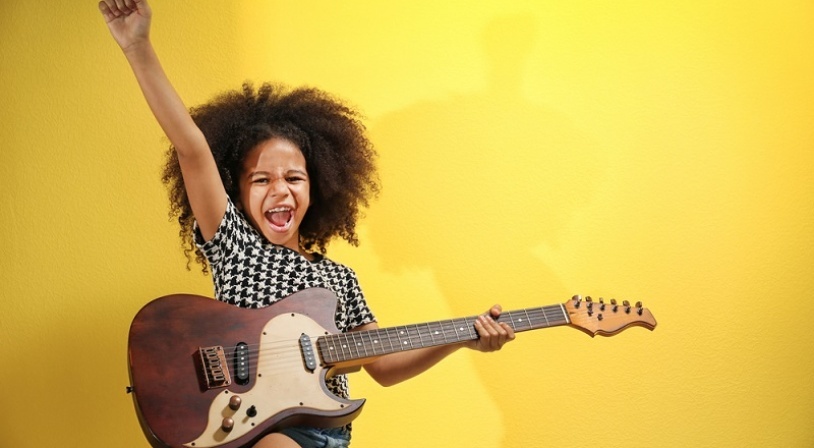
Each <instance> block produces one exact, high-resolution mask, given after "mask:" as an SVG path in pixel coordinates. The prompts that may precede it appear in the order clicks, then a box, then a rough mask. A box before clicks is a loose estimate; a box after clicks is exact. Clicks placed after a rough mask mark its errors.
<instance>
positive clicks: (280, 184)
mask: <svg viewBox="0 0 814 448" xmlns="http://www.w3.org/2000/svg"><path fill="white" fill-rule="evenodd" d="M269 190H270V194H271V195H272V196H286V195H287V194H288V183H287V182H286V181H285V179H283V178H280V179H274V180H273V181H272V182H271V187H270V188H269Z"/></svg>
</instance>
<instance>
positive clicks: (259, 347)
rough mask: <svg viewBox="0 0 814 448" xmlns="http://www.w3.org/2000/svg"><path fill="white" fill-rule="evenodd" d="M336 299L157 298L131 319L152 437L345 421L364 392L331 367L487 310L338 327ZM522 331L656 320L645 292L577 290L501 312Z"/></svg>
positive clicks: (191, 442)
mask: <svg viewBox="0 0 814 448" xmlns="http://www.w3.org/2000/svg"><path fill="white" fill-rule="evenodd" d="M336 306H337V299H336V297H335V296H334V295H333V293H332V292H330V291H328V290H326V289H321V288H312V289H306V290H303V291H300V292H298V293H296V294H293V295H291V296H289V297H287V298H285V299H284V300H281V301H279V302H277V303H275V304H274V305H271V306H269V307H266V308H261V309H245V308H239V307H236V306H232V305H228V304H225V303H222V302H219V301H217V300H213V299H210V298H206V297H201V296H194V295H171V296H166V297H161V298H158V299H155V300H153V301H152V302H150V303H148V304H147V305H146V306H144V308H142V309H141V311H139V313H138V314H137V315H136V317H135V318H134V320H133V323H132V325H131V326H130V336H129V341H128V367H129V372H130V381H131V386H130V387H128V388H127V390H128V392H131V393H132V395H133V401H134V403H135V407H136V414H137V415H138V418H139V422H140V423H141V427H142V429H143V431H144V434H145V435H146V437H147V439H148V440H149V442H150V444H151V445H152V446H153V447H161V448H167V447H172V448H180V447H192V448H209V447H219V448H238V447H242V446H246V445H250V444H252V443H254V442H256V441H257V440H259V439H260V438H262V437H263V436H264V435H266V434H268V433H270V432H272V431H276V430H279V429H282V428H285V427H288V426H295V425H311V426H319V427H338V426H342V425H345V424H347V423H349V422H350V421H351V420H353V419H354V418H356V417H357V416H358V415H359V413H360V412H361V411H362V405H363V404H364V402H365V400H364V399H357V400H346V399H344V398H341V397H337V396H336V395H334V394H333V393H331V392H330V391H329V390H328V388H327V386H326V384H325V380H326V378H328V377H330V376H332V375H336V374H340V373H348V372H353V371H356V370H359V369H360V367H361V366H362V365H363V364H366V363H368V362H371V361H374V360H375V359H376V358H378V357H380V356H382V355H386V354H388V353H394V352H400V351H405V350H413V349H418V348H422V347H430V346H438V345H445V344H457V343H460V342H464V341H470V340H474V339H477V338H478V335H477V332H476V331H475V328H474V322H475V319H477V316H472V317H466V318H460V319H450V320H443V321H438V322H428V323H421V324H414V325H405V326H400V327H392V328H382V329H377V330H370V331H358V332H350V333H340V332H339V331H338V330H337V328H336V324H335V323H334V313H335V311H336ZM498 321H500V322H505V323H507V324H508V325H509V326H510V327H511V328H513V329H514V331H515V332H521V331H526V330H535V329H539V328H548V327H555V326H561V325H567V326H571V327H574V328H576V329H579V330H582V331H584V332H585V333H587V334H589V335H590V336H595V335H597V334H598V335H602V336H611V335H614V334H616V333H618V332H620V331H622V330H624V329H626V328H628V327H630V326H642V327H645V328H647V329H650V330H652V329H654V328H655V327H656V320H655V319H654V318H653V315H652V314H651V313H650V311H649V310H648V309H646V308H643V307H642V305H641V303H637V304H636V305H633V306H631V305H630V304H629V303H628V302H627V301H625V302H623V303H622V304H618V303H616V301H615V300H614V301H611V302H609V303H605V302H604V301H603V300H602V299H600V300H599V301H598V302H594V301H592V300H591V299H590V298H589V297H586V298H585V300H583V299H582V298H580V297H579V296H574V298H573V299H572V300H569V301H568V302H566V303H564V304H558V305H552V306H544V307H540V308H527V309H523V310H518V311H507V312H503V313H502V314H501V315H500V317H499V318H498Z"/></svg>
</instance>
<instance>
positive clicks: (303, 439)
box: [280, 426, 350, 448]
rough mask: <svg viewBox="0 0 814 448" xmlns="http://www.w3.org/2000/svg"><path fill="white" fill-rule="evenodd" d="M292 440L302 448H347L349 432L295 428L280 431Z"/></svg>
mask: <svg viewBox="0 0 814 448" xmlns="http://www.w3.org/2000/svg"><path fill="white" fill-rule="evenodd" d="M280 434H285V435H286V436H288V437H290V438H292V439H294V441H295V442H297V443H298V444H300V446H301V447H302V448H348V447H349V446H350V431H348V429H347V428H345V427H341V428H311V427H308V426H295V427H292V428H286V429H283V430H282V431H280Z"/></svg>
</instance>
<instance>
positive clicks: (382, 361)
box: [99, 0, 514, 448]
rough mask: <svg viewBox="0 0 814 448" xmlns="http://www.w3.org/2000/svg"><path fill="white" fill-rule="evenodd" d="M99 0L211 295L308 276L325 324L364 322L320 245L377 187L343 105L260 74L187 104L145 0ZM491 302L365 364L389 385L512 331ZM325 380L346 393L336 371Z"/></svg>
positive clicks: (301, 282)
mask: <svg viewBox="0 0 814 448" xmlns="http://www.w3.org/2000/svg"><path fill="white" fill-rule="evenodd" d="M99 9H100V11H101V13H102V16H103V17H104V19H105V21H106V23H107V26H108V28H109V29H110V32H111V34H112V35H113V38H114V39H115V40H116V42H117V43H118V44H119V46H120V47H121V49H122V51H123V53H124V55H125V57H126V59H127V61H128V62H129V64H130V66H131V68H132V70H133V73H134V74H135V76H136V79H137V81H138V83H139V86H140V87H141V90H142V93H143V94H144V97H145V99H146V100H147V103H148V105H149V106H150V109H151V110H152V112H153V114H154V115H155V118H156V120H157V121H158V123H159V124H160V125H161V127H162V129H163V130H164V132H165V133H166V135H167V137H168V138H169V140H170V143H171V147H170V151H169V153H168V161H167V165H166V167H165V170H164V182H165V183H166V184H167V185H168V186H169V188H170V199H171V203H172V211H173V213H174V214H176V215H177V216H178V221H179V223H180V225H181V232H180V234H181V238H182V240H183V242H184V248H185V252H186V253H187V256H188V257H190V258H191V256H192V253H193V252H195V254H196V255H195V257H196V259H197V260H198V261H200V262H201V263H202V265H203V266H204V267H203V270H204V271H206V270H207V266H208V267H209V269H211V271H212V274H213V279H214V283H215V294H216V297H217V298H218V299H219V300H221V301H224V302H228V303H232V304H234V305H237V306H241V307H253V308H256V307H263V306H268V305H271V304H272V303H274V302H276V301H278V300H282V299H283V298H285V297H286V296H288V295H290V294H292V293H294V292H296V291H299V290H302V289H304V288H309V287H317V286H319V287H325V288H328V289H330V290H332V291H333V292H334V293H335V294H336V295H337V297H338V299H339V306H338V308H337V312H336V323H337V328H339V329H340V330H341V331H343V332H347V331H358V330H372V329H376V328H378V327H377V323H376V320H375V318H374V316H373V313H372V312H371V311H370V309H369V308H368V305H367V302H366V301H365V298H364V295H363V294H362V291H361V289H360V287H359V283H358V280H357V278H356V275H355V274H354V272H353V271H352V270H351V269H349V268H348V267H346V266H343V265H341V264H339V263H336V262H334V261H331V260H330V259H328V258H326V257H325V256H324V254H325V251H326V245H327V243H328V242H329V241H330V240H331V239H333V238H335V237H340V238H343V239H345V240H346V241H348V242H350V243H351V244H354V245H355V244H357V235H356V232H355V226H356V221H357V218H358V215H359V210H360V207H363V206H367V204H368V199H369V198H370V197H371V196H373V195H375V194H376V192H377V191H378V184H377V181H376V175H375V166H374V163H373V160H374V157H375V152H374V151H373V148H372V145H371V144H370V142H369V141H368V139H367V137H366V136H365V134H364V128H363V126H362V124H361V123H360V122H359V120H358V116H357V114H356V112H355V111H353V110H352V109H350V108H348V107H347V106H345V105H344V104H342V103H341V102H339V101H337V100H335V99H333V98H332V97H331V96H329V95H327V94H325V93H324V92H321V91H318V90H315V89H296V90H291V91H289V90H286V89H284V88H281V87H276V86H271V85H268V84H264V85H263V86H261V87H260V88H259V89H257V90H255V89H254V88H253V87H251V86H250V85H244V87H243V89H242V90H241V91H232V92H227V93H225V94H223V95H221V96H219V97H217V98H215V100H214V101H212V102H210V103H208V104H205V105H203V106H200V107H198V108H194V109H192V112H191V113H190V112H189V111H188V110H187V108H186V107H185V106H184V104H183V102H182V101H181V99H180V98H179V96H178V94H177V93H176V92H175V90H174V88H173V87H172V85H171V84H170V82H169V80H168V78H167V76H166V74H165V73H164V71H163V69H162V68H161V65H160V63H159V60H158V57H157V56H156V53H155V51H154V50H153V47H152V44H151V42H150V39H149V30H150V21H151V16H152V13H151V10H150V7H149V5H148V4H147V1H146V0H104V1H101V2H99ZM499 314H500V307H499V306H498V305H495V306H494V307H492V309H491V310H490V311H489V313H487V314H486V315H483V316H481V317H480V319H479V320H478V321H477V322H476V323H475V328H476V329H477V332H478V335H479V339H477V340H475V341H471V342H468V343H465V344H461V345H445V346H440V347H430V348H425V349H420V350H413V351H406V352H399V353H395V354H391V355H387V356H383V357H380V358H378V359H377V360H375V361H374V362H372V363H369V364H366V365H365V370H366V371H367V372H368V373H369V374H370V375H371V376H372V377H373V378H374V379H375V380H376V381H377V382H379V383H380V384H382V385H385V386H389V385H392V384H396V383H398V382H401V381H404V380H406V379H408V378H410V377H413V376H415V375H417V374H419V373H421V372H423V371H425V370H427V369H428V368H430V367H431V366H433V365H434V364H435V363H437V362H438V361H440V360H441V359H443V358H444V357H446V356H447V355H449V354H450V353H452V352H454V351H455V350H457V349H458V348H460V347H461V346H468V347H469V348H472V349H476V350H480V351H492V350H498V349H500V348H501V347H502V346H503V344H505V343H506V342H507V341H510V340H512V339H514V333H513V331H512V330H511V328H510V327H508V326H507V325H506V324H501V323H497V322H495V320H494V317H497V316H499ZM330 387H331V389H332V390H333V391H334V392H335V393H337V395H340V396H343V397H347V396H348V393H347V383H346V378H345V376H344V375H338V376H336V377H334V378H332V379H331V382H330ZM349 442H350V426H349V425H348V427H343V428H332V429H318V428H307V427H296V428H286V429H284V430H282V431H280V432H278V433H271V434H268V435H266V436H265V437H264V438H262V439H261V440H260V441H259V442H257V443H256V444H255V445H254V446H255V447H256V448H271V447H276V448H297V447H306V448H309V447H326V446H330V447H347V446H348V444H349Z"/></svg>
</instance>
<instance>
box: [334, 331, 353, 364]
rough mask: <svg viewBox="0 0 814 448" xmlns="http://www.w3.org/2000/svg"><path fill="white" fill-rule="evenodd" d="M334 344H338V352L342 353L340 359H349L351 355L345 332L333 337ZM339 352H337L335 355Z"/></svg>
mask: <svg viewBox="0 0 814 448" xmlns="http://www.w3.org/2000/svg"><path fill="white" fill-rule="evenodd" d="M335 345H337V346H339V352H340V353H341V355H342V359H350V358H352V357H353V356H352V355H351V353H350V347H348V335H347V334H342V335H337V337H336V338H335ZM340 353H337V355H339V354H340Z"/></svg>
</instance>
